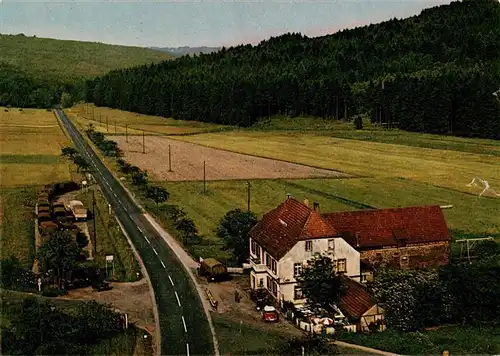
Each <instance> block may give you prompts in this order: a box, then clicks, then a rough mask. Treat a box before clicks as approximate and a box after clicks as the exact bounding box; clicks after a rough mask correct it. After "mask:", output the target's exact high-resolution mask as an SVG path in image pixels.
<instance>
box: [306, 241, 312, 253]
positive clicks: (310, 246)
mask: <svg viewBox="0 0 500 356" xmlns="http://www.w3.org/2000/svg"><path fill="white" fill-rule="evenodd" d="M312 250H313V242H312V241H306V251H312Z"/></svg>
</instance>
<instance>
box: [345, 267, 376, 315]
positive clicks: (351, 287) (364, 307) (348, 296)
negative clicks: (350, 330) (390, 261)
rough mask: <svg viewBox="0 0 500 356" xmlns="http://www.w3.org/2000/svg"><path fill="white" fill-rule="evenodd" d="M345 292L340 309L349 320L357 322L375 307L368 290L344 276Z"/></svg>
mask: <svg viewBox="0 0 500 356" xmlns="http://www.w3.org/2000/svg"><path fill="white" fill-rule="evenodd" d="M342 280H343V281H344V285H345V287H346V288H345V291H344V293H343V295H341V297H340V299H339V308H340V310H341V311H342V313H344V315H345V316H346V317H347V318H348V319H351V320H352V319H354V320H357V319H359V318H361V316H362V315H363V314H364V313H366V312H367V311H368V310H369V309H370V308H371V307H373V306H374V305H375V300H374V299H373V297H372V296H371V294H370V293H369V292H368V291H367V290H366V288H365V287H364V286H363V285H361V284H360V283H358V282H356V281H355V280H353V279H351V278H349V277H345V276H342Z"/></svg>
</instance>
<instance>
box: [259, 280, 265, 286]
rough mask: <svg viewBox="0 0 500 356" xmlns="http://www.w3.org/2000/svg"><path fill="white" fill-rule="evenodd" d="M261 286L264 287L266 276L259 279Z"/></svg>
mask: <svg viewBox="0 0 500 356" xmlns="http://www.w3.org/2000/svg"><path fill="white" fill-rule="evenodd" d="M259 288H264V278H261V279H259Z"/></svg>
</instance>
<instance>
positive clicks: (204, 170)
mask: <svg viewBox="0 0 500 356" xmlns="http://www.w3.org/2000/svg"><path fill="white" fill-rule="evenodd" d="M206 171H207V170H206V164H205V161H203V194H205V193H206V192H207V181H206Z"/></svg>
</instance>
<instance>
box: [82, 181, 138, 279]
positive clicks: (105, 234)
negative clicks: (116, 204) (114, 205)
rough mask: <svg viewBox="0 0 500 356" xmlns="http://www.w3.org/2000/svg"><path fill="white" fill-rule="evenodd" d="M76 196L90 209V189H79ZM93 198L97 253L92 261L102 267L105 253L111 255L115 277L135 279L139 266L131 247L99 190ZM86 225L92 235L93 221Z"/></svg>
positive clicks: (104, 264)
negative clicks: (84, 190) (94, 200)
mask: <svg viewBox="0 0 500 356" xmlns="http://www.w3.org/2000/svg"><path fill="white" fill-rule="evenodd" d="M78 198H79V199H80V200H81V201H82V202H83V204H84V205H85V206H87V207H89V209H92V192H91V191H90V189H89V190H88V192H86V193H85V192H82V191H80V193H79V196H78ZM95 199H96V208H95V212H96V239H97V254H96V255H94V262H95V263H97V265H98V266H99V267H101V268H104V267H105V266H106V261H105V258H106V255H113V256H114V263H115V277H116V279H117V280H118V281H123V282H129V281H137V275H136V273H137V272H140V267H139V264H138V263H137V261H136V259H135V256H134V253H133V251H132V248H131V247H130V245H129V244H128V241H127V239H126V238H125V236H124V235H123V232H122V231H121V229H120V227H119V226H118V223H117V222H116V220H115V219H114V216H113V215H110V214H109V210H108V203H107V202H106V200H105V199H104V197H103V196H102V193H101V192H100V190H96V192H95ZM112 214H113V212H112ZM87 225H88V228H89V233H90V236H93V231H94V225H93V222H92V221H91V220H89V221H88V222H87ZM108 267H109V265H108ZM110 275H111V267H110Z"/></svg>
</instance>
